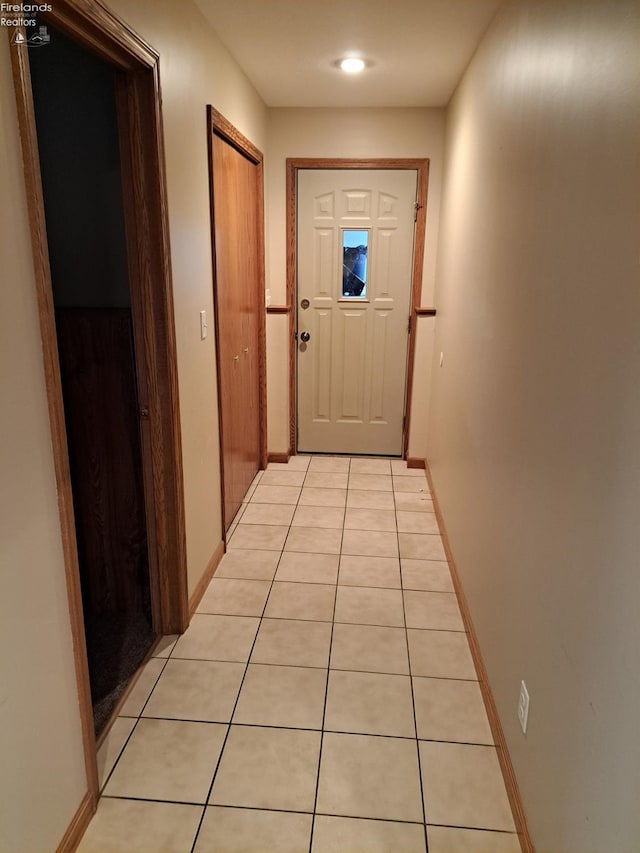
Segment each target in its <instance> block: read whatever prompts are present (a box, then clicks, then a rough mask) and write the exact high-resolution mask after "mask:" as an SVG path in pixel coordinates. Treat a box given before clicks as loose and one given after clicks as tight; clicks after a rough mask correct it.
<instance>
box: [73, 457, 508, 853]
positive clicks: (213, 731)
mask: <svg viewBox="0 0 640 853" xmlns="http://www.w3.org/2000/svg"><path fill="white" fill-rule="evenodd" d="M445 560H446V557H445V552H444V550H443V547H442V542H441V539H440V536H439V533H438V525H437V523H436V519H435V515H434V513H433V504H432V502H431V500H430V495H429V492H428V487H427V481H426V479H425V476H424V472H423V471H420V470H413V469H412V470H410V469H407V467H406V464H405V463H404V462H401V461H398V460H388V459H361V458H354V459H349V458H345V457H308V456H298V457H294V458H292V459H291V460H290V462H289V464H288V465H278V464H271V465H269V466H268V469H267V471H266V472H264V473H263V474H261V475H260V474H259V475H258V477H257V478H256V481H255V482H254V484H253V485H252V487H251V489H250V490H249V492H248V494H247V497H246V499H245V502H244V503H243V505H242V508H241V510H240V512H239V513H238V515H237V517H236V519H234V523H233V525H232V528H231V531H230V537H229V542H228V551H227V553H226V555H225V556H224V558H223V560H222V562H221V564H220V566H219V567H218V571H217V572H216V575H215V577H214V579H213V580H212V581H211V584H210V586H209V588H208V589H207V591H206V593H205V595H204V596H203V598H202V601H201V603H200V606H199V607H198V611H197V613H196V614H195V615H194V617H193V619H192V622H191V625H190V627H189V629H188V630H187V631H186V633H185V634H184V635H183V636H182V637H180V638H176V637H167V638H164V640H163V641H162V642H161V644H160V645H159V647H158V648H157V649H156V653H155V657H154V658H153V659H152V660H150V661H149V663H148V664H147V666H146V668H145V669H144V671H143V672H142V674H141V676H140V677H139V679H138V681H137V683H136V685H135V687H134V689H133V690H132V692H131V693H130V695H129V697H128V699H127V701H126V703H125V704H124V706H123V707H122V710H121V715H120V716H119V717H118V718H117V719H116V721H115V723H114V725H113V727H112V728H111V731H110V732H109V734H108V736H107V738H106V740H105V741H104V743H103V745H102V747H101V750H100V753H99V756H98V759H99V767H100V783H101V786H102V798H101V800H100V803H99V806H98V812H97V814H96V816H95V817H94V819H93V821H92V822H91V824H90V826H89V829H88V830H87V832H86V834H85V836H84V839H83V840H82V842H81V845H80V848H79V853H249V851H255V853H285V851H286V853H309V851H311V853H426V851H429V853H518V851H520V846H519V843H518V837H517V835H516V834H515V829H514V824H513V819H512V816H511V812H510V808H509V803H508V800H507V796H506V792H505V787H504V782H503V779H502V775H501V772H500V767H499V764H498V759H497V754H496V749H495V747H494V746H493V740H492V735H491V730H490V728H489V723H488V721H487V716H486V713H485V710H484V706H483V702H482V697H481V693H480V688H479V685H478V682H477V676H476V672H475V669H474V665H473V661H472V658H471V654H470V651H469V645H468V642H467V637H466V634H465V633H464V626H463V622H462V618H461V616H460V610H459V608H458V604H457V600H456V596H455V593H454V591H453V584H452V582H451V576H450V573H449V569H448V565H447V563H446V561H445Z"/></svg>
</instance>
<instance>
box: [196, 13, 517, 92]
mask: <svg viewBox="0 0 640 853" xmlns="http://www.w3.org/2000/svg"><path fill="white" fill-rule="evenodd" d="M502 2H503V0H196V3H197V5H198V6H199V8H200V9H201V11H202V12H203V13H204V15H205V16H206V18H207V19H208V20H209V22H210V23H211V25H212V26H213V28H214V30H215V31H216V32H217V33H218V35H219V37H220V39H221V40H222V42H223V43H224V44H225V45H226V47H227V48H228V49H229V51H230V52H231V53H232V54H233V56H234V57H235V59H236V61H237V62H238V64H239V65H240V66H241V67H242V68H243V69H244V71H245V73H246V74H247V76H248V77H249V79H250V80H251V82H252V83H253V85H254V86H255V88H256V89H257V91H258V92H259V93H260V95H261V97H262V99H263V100H264V102H265V103H266V104H267V106H270V107H347V106H348V107H352V106H359V107H439V106H445V105H446V104H447V103H448V102H449V99H450V97H451V95H452V94H453V91H454V89H455V87H456V85H457V83H458V81H459V80H460V77H461V76H462V73H463V72H464V70H465V68H466V66H467V64H468V62H469V60H470V59H471V56H472V55H473V52H474V51H475V49H476V47H477V45H478V43H479V41H480V39H481V38H482V36H483V34H484V32H485V31H486V29H487V27H488V25H489V23H490V21H491V20H492V18H493V17H494V15H495V14H496V12H497V10H498V8H499V7H500V6H501V5H502ZM346 54H357V55H359V56H362V57H363V58H364V59H366V60H367V61H368V62H369V63H370V67H369V68H368V69H367V71H366V72H364V73H363V74H360V75H353V76H351V75H346V74H344V72H342V71H339V70H338V69H337V68H336V67H335V66H334V65H333V64H332V63H333V62H334V61H335V60H336V59H338V58H341V57H343V56H344V55H346Z"/></svg>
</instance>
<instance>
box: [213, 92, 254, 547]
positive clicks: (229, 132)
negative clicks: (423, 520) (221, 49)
mask: <svg viewBox="0 0 640 853" xmlns="http://www.w3.org/2000/svg"><path fill="white" fill-rule="evenodd" d="M214 136H217V137H219V138H220V139H222V140H223V141H225V142H227V143H228V144H229V145H231V146H232V147H233V148H235V149H236V150H237V151H239V152H240V153H241V154H242V155H243V156H244V157H246V158H247V159H248V160H249V161H250V162H251V163H253V164H254V165H255V167H256V178H257V180H256V198H255V204H256V223H257V240H256V246H255V251H256V261H257V270H258V281H257V283H256V294H255V299H256V305H257V308H258V341H257V342H256V343H257V347H258V436H259V448H258V469H264V468H265V467H266V465H267V362H266V319H265V315H266V311H265V302H264V292H265V291H264V287H265V283H264V282H265V272H264V157H263V155H262V152H261V151H260V150H259V149H258V148H257V147H256V146H255V145H254V144H253V143H252V142H251V141H250V140H249V139H247V137H246V136H244V135H243V134H242V133H240V131H239V130H238V129H237V128H236V127H234V125H232V124H231V122H230V121H229V120H228V119H226V118H225V117H224V116H223V115H222V113H220V112H218V111H217V110H216V109H215V108H214V107H212V106H211V105H209V106H207V142H208V148H209V198H210V203H211V253H212V264H213V290H214V309H215V335H216V374H217V383H218V423H219V431H220V490H221V499H222V502H221V512H222V533H223V538H224V542H225V547H226V541H227V528H228V526H229V524H230V522H231V520H232V519H230V518H226V512H225V476H224V475H225V458H224V435H225V433H224V430H225V423H224V417H223V407H222V396H223V387H222V372H221V359H220V322H221V320H222V318H221V317H220V315H219V311H218V303H217V289H218V282H217V273H216V238H215V218H214V215H215V182H214V177H213V139H214Z"/></svg>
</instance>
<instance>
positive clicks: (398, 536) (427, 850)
mask: <svg viewBox="0 0 640 853" xmlns="http://www.w3.org/2000/svg"><path fill="white" fill-rule="evenodd" d="M393 505H394V510H395V514H396V536H397V538H398V562H399V564H400V595H401V597H402V613H403V616H404V632H405V639H406V643H407V662H408V665H409V684H410V685H411V705H412V707H413V724H414V726H415V731H416V757H417V759H418V778H419V780H420V799H421V801H422V803H421V805H422V818H423V826H424V846H425V853H429V838H428V836H427V810H426V806H425V797H424V783H423V780H422V761H421V758H420V741H419V739H418V718H417V715H416V697H415V693H414V690H413V673H412V671H411V654H410V651H409V631H408V629H407V613H406V608H405V601H404V583H403V580H402V557H401V554H400V533H399V531H398V508H397V504H396V493H395V489H394V491H393Z"/></svg>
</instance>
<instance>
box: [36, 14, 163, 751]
mask: <svg viewBox="0 0 640 853" xmlns="http://www.w3.org/2000/svg"><path fill="white" fill-rule="evenodd" d="M48 38H49V42H48V44H47V45H46V46H43V49H39V50H31V51H30V52H29V54H28V55H29V65H30V71H31V85H32V92H33V103H34V109H35V117H36V128H37V135H38V148H39V152H40V172H41V176H42V191H43V198H44V208H45V217H46V227H47V238H48V247H49V264H50V268H51V285H52V293H53V304H54V309H55V325H56V334H57V342H58V355H59V367H60V376H61V380H62V394H63V401H64V417H65V426H66V433H67V444H68V452H69V466H70V474H71V490H72V493H73V509H74V518H75V527H76V537H77V547H78V563H79V569H80V586H81V591H82V605H83V615H84V629H85V635H86V639H87V657H88V665H89V681H90V687H91V698H92V705H93V718H94V729H95V733H96V736H99V735H100V733H101V732H102V730H103V729H104V727H105V725H106V723H107V722H108V720H109V718H110V716H111V714H112V712H113V710H114V708H115V706H116V704H117V702H118V700H119V699H120V697H121V696H122V694H123V693H124V690H125V689H126V687H127V685H128V683H129V681H130V679H131V677H132V676H133V675H134V673H135V672H136V671H137V669H138V667H139V666H140V664H141V663H142V661H143V659H144V657H145V656H146V654H147V653H148V651H149V649H150V648H151V645H152V644H153V641H154V640H155V638H156V632H155V630H154V627H153V615H152V608H151V584H150V578H149V556H148V546H147V527H146V518H145V496H144V486H143V473H142V450H141V439H140V431H139V412H140V402H139V395H138V388H137V381H136V377H137V373H138V371H137V369H136V361H135V348H134V342H133V326H132V317H131V294H130V288H129V272H128V265H127V245H126V231H125V221H124V210H123V201H122V173H121V168H120V151H119V139H118V125H117V115H116V98H115V74H114V71H113V69H112V68H111V67H110V66H109V65H108V64H106V63H105V62H103V61H102V60H100V59H99V58H98V57H96V56H95V55H93V54H91V53H90V52H88V51H86V50H84V49H83V48H82V47H81V46H80V45H78V44H77V43H75V42H74V41H72V40H71V39H69V38H67V37H66V36H65V35H64V34H63V33H62V32H60V31H59V30H57V29H55V28H53V27H51V26H50V27H49V29H48Z"/></svg>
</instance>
